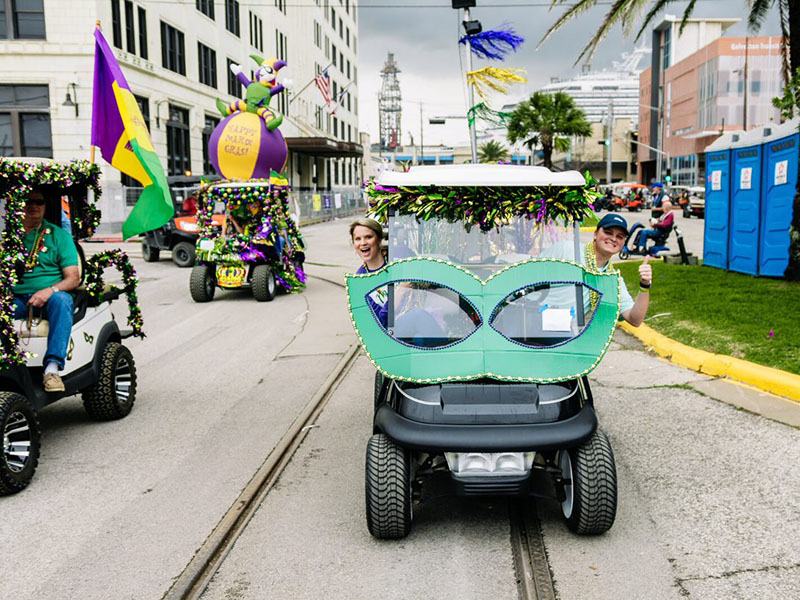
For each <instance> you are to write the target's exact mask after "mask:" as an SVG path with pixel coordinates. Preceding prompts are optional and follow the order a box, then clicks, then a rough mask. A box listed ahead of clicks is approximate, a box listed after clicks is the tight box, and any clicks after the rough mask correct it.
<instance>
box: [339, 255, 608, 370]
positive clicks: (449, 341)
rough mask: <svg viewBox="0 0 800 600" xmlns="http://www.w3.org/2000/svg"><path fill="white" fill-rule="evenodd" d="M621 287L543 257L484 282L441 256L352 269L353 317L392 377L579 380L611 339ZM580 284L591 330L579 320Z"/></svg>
mask: <svg viewBox="0 0 800 600" xmlns="http://www.w3.org/2000/svg"><path fill="white" fill-rule="evenodd" d="M390 283H391V284H393V285H391V286H389V285H388V284H390ZM619 286H620V279H619V276H618V275H617V274H616V273H594V272H590V271H587V270H586V269H585V268H584V267H583V266H582V265H580V264H577V263H574V262H571V261H565V260H557V259H542V258H538V259H530V260H527V261H524V262H519V263H516V264H512V265H509V266H507V267H505V268H502V269H500V270H498V271H497V272H495V273H494V274H492V275H491V276H490V277H488V278H487V279H486V280H482V279H480V278H479V277H478V276H476V275H475V274H473V273H472V272H470V271H468V270H467V269H465V268H463V267H461V266H458V265H456V264H454V263H452V262H449V261H447V260H441V259H436V258H409V259H402V260H398V261H394V262H392V263H390V264H389V265H387V266H386V267H385V268H383V269H381V270H380V271H377V272H375V273H369V274H363V275H347V294H348V301H349V305H350V315H351V318H352V321H353V326H354V328H355V330H356V333H357V335H358V337H359V340H360V341H361V344H362V346H363V348H364V351H365V352H366V354H367V356H368V357H369V358H370V360H371V361H372V362H373V364H374V365H375V366H376V368H377V369H378V370H380V371H381V372H382V373H383V374H384V375H386V376H387V377H390V378H392V379H397V380H402V381H410V382H416V383H431V382H444V381H469V380H473V379H479V378H483V377H488V378H492V379H497V380H502V381H514V382H535V383H552V382H557V381H564V380H569V379H575V378H577V377H581V376H583V375H585V374H587V373H589V372H590V371H592V370H593V369H594V368H595V367H596V366H597V364H598V363H599V362H600V359H601V358H602V357H603V355H604V354H605V352H606V350H607V348H608V345H609V343H610V342H611V337H612V336H613V333H614V328H615V326H616V321H617V316H618V313H619V297H620V288H619ZM576 289H579V290H580V293H581V295H580V297H581V301H582V303H583V306H584V311H585V325H584V326H579V325H578V322H579V315H577V314H576V312H580V308H579V303H578V300H577V299H576ZM420 298H423V300H422V301H420ZM370 299H371V300H372V302H371V301H370ZM387 300H388V302H389V304H390V305H391V306H392V309H391V310H390V311H389V317H388V320H387V323H386V326H384V325H383V324H382V323H381V318H380V316H379V314H377V313H376V310H375V307H376V305H380V304H381V303H382V301H387ZM376 303H377V304H376ZM576 309H577V310H576Z"/></svg>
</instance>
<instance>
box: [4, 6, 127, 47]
mask: <svg viewBox="0 0 800 600" xmlns="http://www.w3.org/2000/svg"><path fill="white" fill-rule="evenodd" d="M117 11H119V7H117ZM43 39H45V31H44V0H0V40H43Z"/></svg>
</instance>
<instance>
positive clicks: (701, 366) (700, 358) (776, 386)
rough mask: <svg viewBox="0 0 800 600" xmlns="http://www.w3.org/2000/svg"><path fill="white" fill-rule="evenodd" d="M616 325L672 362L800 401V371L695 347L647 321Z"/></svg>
mask: <svg viewBox="0 0 800 600" xmlns="http://www.w3.org/2000/svg"><path fill="white" fill-rule="evenodd" d="M620 327H622V329H623V330H624V331H625V332H627V333H629V334H631V335H632V336H634V337H636V338H638V339H639V340H640V341H641V342H642V343H643V344H645V345H646V346H649V347H650V348H652V349H653V350H654V351H655V352H656V354H658V355H659V356H663V357H664V358H666V359H668V360H669V361H670V362H672V363H674V364H676V365H679V366H681V367H687V368H689V369H692V370H694V371H699V372H700V373H703V374H705V375H711V376H712V377H727V378H729V379H733V380H734V381H739V382H741V383H746V384H748V385H752V386H754V387H756V388H758V389H760V390H763V391H765V392H769V393H771V394H776V395H778V396H784V397H786V398H790V399H791V400H793V401H795V402H798V403H800V375H794V374H793V373H787V372H786V371H781V370H780V369H773V368H772V367H765V366H762V365H757V364H755V363H751V362H749V361H746V360H742V359H740V358H733V357H732V356H724V355H722V354H713V353H712V352H706V351H705V350H698V349H697V348H692V347H691V346H687V345H685V344H681V343H680V342H676V341H675V340H671V339H670V338H668V337H667V336H665V335H662V334H660V333H658V332H657V331H655V330H654V329H652V328H651V327H648V326H647V325H640V326H639V327H634V326H633V325H630V324H629V323H621V324H620Z"/></svg>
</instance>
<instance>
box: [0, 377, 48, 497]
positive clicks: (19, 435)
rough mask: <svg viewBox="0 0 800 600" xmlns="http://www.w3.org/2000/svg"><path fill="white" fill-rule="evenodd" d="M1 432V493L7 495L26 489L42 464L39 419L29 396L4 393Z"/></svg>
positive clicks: (0, 399) (1, 395)
mask: <svg viewBox="0 0 800 600" xmlns="http://www.w3.org/2000/svg"><path fill="white" fill-rule="evenodd" d="M0 431H1V432H2V434H3V452H2V454H0V496H7V495H9V494H16V493H17V492H20V491H22V490H23V489H25V487H26V486H27V485H28V484H29V483H30V481H31V479H33V474H34V472H35V471H36V465H37V464H39V448H40V440H41V430H40V429H39V419H38V418H37V416H36V411H34V410H33V407H32V406H31V405H30V403H29V402H28V399H27V398H25V396H22V395H20V394H15V393H14V392H0Z"/></svg>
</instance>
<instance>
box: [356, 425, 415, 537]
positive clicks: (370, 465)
mask: <svg viewBox="0 0 800 600" xmlns="http://www.w3.org/2000/svg"><path fill="white" fill-rule="evenodd" d="M366 499H367V527H368V528H369V532H370V533H371V534H372V535H373V536H374V537H376V538H378V539H390V540H396V539H401V538H404V537H406V536H407V535H408V533H409V532H410V531H411V519H412V516H413V515H412V507H411V502H412V500H411V457H410V456H409V453H408V451H407V450H403V449H402V448H401V447H400V446H398V445H397V444H395V443H394V442H393V441H392V440H390V439H389V438H388V437H386V436H385V435H384V434H382V433H378V434H375V435H373V436H372V437H371V438H370V440H369V443H368V444H367V469H366Z"/></svg>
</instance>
